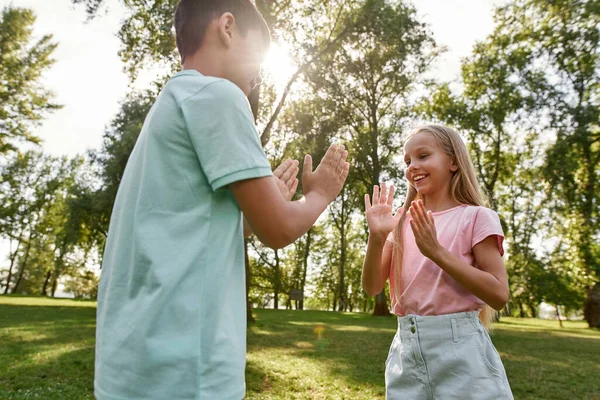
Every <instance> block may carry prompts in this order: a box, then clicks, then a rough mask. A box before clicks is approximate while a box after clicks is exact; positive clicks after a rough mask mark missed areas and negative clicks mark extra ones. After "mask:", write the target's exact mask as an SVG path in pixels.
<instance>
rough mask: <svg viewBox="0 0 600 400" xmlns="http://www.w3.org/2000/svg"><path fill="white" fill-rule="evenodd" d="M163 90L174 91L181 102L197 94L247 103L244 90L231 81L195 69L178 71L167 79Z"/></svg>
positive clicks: (215, 99)
mask: <svg viewBox="0 0 600 400" xmlns="http://www.w3.org/2000/svg"><path fill="white" fill-rule="evenodd" d="M164 90H166V91H169V92H173V93H175V94H176V97H177V98H178V99H179V100H180V101H182V102H183V101H186V100H188V99H190V98H193V97H195V96H199V97H202V98H207V99H210V100H211V101H216V102H219V101H221V102H225V103H228V102H233V103H237V102H243V103H247V99H246V96H245V95H244V92H242V90H241V89H240V88H239V87H238V86H237V85H235V84H234V83H233V82H231V81H228V80H227V79H223V78H217V77H214V76H206V75H202V74H201V73H199V72H198V71H196V70H189V69H188V70H183V71H180V72H178V73H177V74H175V75H174V76H173V77H171V79H169V81H168V82H167V84H166V85H165V89H164Z"/></svg>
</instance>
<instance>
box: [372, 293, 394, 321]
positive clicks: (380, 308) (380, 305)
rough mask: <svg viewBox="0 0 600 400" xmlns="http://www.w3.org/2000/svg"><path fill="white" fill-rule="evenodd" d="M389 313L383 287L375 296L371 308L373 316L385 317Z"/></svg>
mask: <svg viewBox="0 0 600 400" xmlns="http://www.w3.org/2000/svg"><path fill="white" fill-rule="evenodd" d="M389 315H391V314H390V310H389V309H388V306H387V299H386V297H385V289H384V290H382V291H381V293H379V294H377V296H375V308H374V309H373V316H375V317H387V316H389Z"/></svg>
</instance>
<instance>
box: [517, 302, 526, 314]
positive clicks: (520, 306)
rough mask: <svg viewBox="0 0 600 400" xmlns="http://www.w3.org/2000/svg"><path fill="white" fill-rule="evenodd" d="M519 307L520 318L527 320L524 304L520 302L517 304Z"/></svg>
mask: <svg viewBox="0 0 600 400" xmlns="http://www.w3.org/2000/svg"><path fill="white" fill-rule="evenodd" d="M517 304H518V305H519V316H520V317H521V318H525V316H526V315H525V310H524V309H523V303H522V302H521V301H520V300H519V302H518V303H517Z"/></svg>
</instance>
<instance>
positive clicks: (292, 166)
mask: <svg viewBox="0 0 600 400" xmlns="http://www.w3.org/2000/svg"><path fill="white" fill-rule="evenodd" d="M298 171H299V168H298V161H296V160H289V159H288V160H285V161H284V162H283V163H281V165H280V166H279V167H277V168H276V169H275V171H273V176H274V177H275V178H276V179H275V181H276V182H277V187H278V188H279V191H280V192H281V194H282V195H283V198H284V199H285V200H286V201H290V200H291V199H292V197H294V193H296V189H298V178H296V176H297V175H298Z"/></svg>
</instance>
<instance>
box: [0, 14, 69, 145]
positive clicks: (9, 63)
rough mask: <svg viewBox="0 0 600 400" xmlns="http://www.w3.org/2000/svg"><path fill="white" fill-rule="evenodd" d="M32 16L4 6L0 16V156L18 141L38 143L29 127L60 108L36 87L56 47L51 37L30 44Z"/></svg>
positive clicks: (50, 96)
mask: <svg viewBox="0 0 600 400" xmlns="http://www.w3.org/2000/svg"><path fill="white" fill-rule="evenodd" d="M34 23H35V15H34V14H33V11H31V10H29V9H26V8H15V7H13V6H7V7H4V8H3V9H2V14H1V16H0V82H1V84H0V155H3V154H7V153H9V152H12V151H16V150H17V144H18V143H20V142H31V143H36V144H38V143H39V142H40V139H39V138H38V137H37V136H35V135H34V134H33V133H32V132H31V128H32V127H34V126H36V125H37V124H39V122H40V121H41V120H42V119H43V118H44V116H46V115H47V114H48V113H49V112H52V111H53V110H56V109H58V108H60V107H61V106H59V105H57V104H55V103H52V97H53V96H52V94H51V93H50V92H49V91H47V90H45V89H44V88H43V87H42V85H41V84H40V82H39V81H40V78H41V76H42V74H43V73H44V72H45V71H46V70H47V69H48V68H49V67H50V66H52V64H53V63H54V60H53V59H52V58H51V56H52V53H53V52H54V50H55V49H56V46H57V44H56V43H54V42H52V35H45V36H43V37H42V38H41V39H40V40H38V41H37V42H35V43H31V41H32V32H33V24H34Z"/></svg>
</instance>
